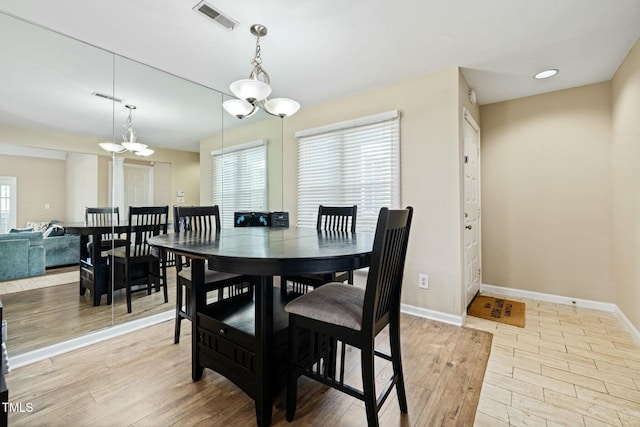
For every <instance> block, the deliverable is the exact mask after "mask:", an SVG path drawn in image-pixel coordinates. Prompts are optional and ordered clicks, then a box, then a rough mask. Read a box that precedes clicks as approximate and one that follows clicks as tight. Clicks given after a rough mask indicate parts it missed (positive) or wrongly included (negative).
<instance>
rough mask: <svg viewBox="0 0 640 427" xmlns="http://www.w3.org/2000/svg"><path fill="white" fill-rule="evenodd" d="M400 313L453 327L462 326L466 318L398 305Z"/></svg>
mask: <svg viewBox="0 0 640 427" xmlns="http://www.w3.org/2000/svg"><path fill="white" fill-rule="evenodd" d="M400 311H402V312H403V313H407V314H411V315H414V316H418V317H424V318H425V319H431V320H437V321H438V322H443V323H449V324H451V325H455V326H462V325H463V324H464V320H465V318H466V312H465V313H464V316H455V315H453V314H448V313H443V312H441V311H435V310H429V309H428V308H422V307H416V306H415V305H409V304H400Z"/></svg>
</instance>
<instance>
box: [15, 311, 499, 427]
mask: <svg viewBox="0 0 640 427" xmlns="http://www.w3.org/2000/svg"><path fill="white" fill-rule="evenodd" d="M187 324H188V322H187ZM381 335H382V334H381ZM190 338H191V337H190V328H189V327H185V328H183V334H182V337H181V341H180V344H178V345H175V344H173V322H164V323H160V324H158V325H155V326H151V327H148V328H145V329H142V330H139V331H136V332H132V333H129V334H126V335H123V336H120V337H117V338H113V339H110V340H108V341H104V342H102V343H98V344H94V345H91V346H89V347H85V348H82V349H79V350H75V351H73V352H69V353H65V354H63V355H60V356H56V357H52V358H50V359H47V360H44V361H42V362H39V363H35V364H32V365H28V366H24V367H22V368H19V369H15V370H14V371H12V372H11V373H9V375H8V376H7V383H8V387H9V393H10V400H11V402H20V403H22V404H23V405H26V404H27V403H31V404H32V405H33V412H31V413H10V414H9V424H10V425H11V426H36V425H38V426H41V425H53V426H57V425H60V426H63V425H64V426H84V425H92V426H133V425H135V426H147V425H148V426H192V425H202V426H250V425H255V410H254V404H253V401H252V400H250V399H249V397H248V396H247V395H245V394H244V393H243V392H241V391H240V390H239V389H238V388H237V387H236V386H234V385H233V384H232V383H231V382H229V381H228V380H226V379H225V378H223V377H222V376H220V375H218V374H216V373H215V372H213V371H210V370H205V375H204V377H203V379H202V380H200V381H198V382H193V381H191V365H190V357H191V346H190ZM379 338H381V339H382V341H380V344H382V343H383V342H384V338H385V337H379ZM490 346H491V334H489V333H486V332H484V331H478V330H473V329H468V328H460V327H456V326H452V325H447V324H444V323H439V322H435V321H432V320H427V319H422V318H418V317H413V316H409V315H403V318H402V350H403V357H404V371H405V377H406V386H407V394H408V396H407V398H408V406H409V414H408V415H402V416H401V414H400V411H399V408H398V403H397V398H396V396H395V392H394V393H392V395H391V396H390V397H389V399H388V400H387V402H386V403H385V405H384V406H383V408H382V411H381V413H380V422H381V425H383V426H390V425H402V426H433V425H462V426H464V425H467V426H470V425H472V423H473V418H474V416H475V412H476V407H477V400H478V398H479V393H480V385H481V384H482V378H483V375H484V372H485V369H486V363H487V360H488V352H489V348H490ZM381 347H383V345H381ZM350 353H355V351H352V352H348V354H350ZM348 357H350V356H348ZM376 367H377V368H378V372H379V373H380V375H378V378H379V379H380V380H381V381H383V380H384V379H386V378H388V375H389V372H390V366H389V365H388V364H387V363H380V364H376ZM357 370H358V367H357V366H356V367H355V369H354V370H353V371H352V372H347V377H349V376H350V375H354V374H355V373H357ZM294 421H295V422H294V423H293V424H289V423H287V422H286V420H285V419H284V392H281V393H280V394H279V395H278V396H277V398H276V402H275V405H274V412H273V425H274V426H286V425H317V426H348V427H352V426H364V425H366V416H365V411H364V406H363V404H362V403H361V402H360V401H358V400H356V399H353V398H352V397H350V396H347V395H345V394H342V393H340V392H337V391H335V390H331V389H328V388H327V387H326V386H324V385H321V384H319V383H316V382H313V381H311V380H307V379H302V378H301V379H300V380H299V393H298V410H297V413H296V419H295V420H294Z"/></svg>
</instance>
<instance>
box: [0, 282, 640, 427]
mask: <svg viewBox="0 0 640 427" xmlns="http://www.w3.org/2000/svg"><path fill="white" fill-rule="evenodd" d="M169 283H170V286H171V285H172V281H171V280H170V282H169ZM76 286H77V284H76ZM173 295H175V291H173V289H172V288H170V292H169V297H170V302H169V304H168V305H169V306H170V307H173V300H172V299H171V298H174V296H173ZM158 296H159V295H158ZM6 298H8V296H6V295H3V296H2V299H3V301H4V300H5V299H6ZM73 298H75V301H76V303H77V301H78V295H77V288H76V287H74V288H73ZM146 298H148V297H146V296H145V297H143V298H141V299H140V300H139V301H138V302H136V303H134V315H135V313H136V307H141V306H140V304H144V301H145V299H146ZM520 300H522V301H524V302H525V303H526V305H527V313H526V317H527V319H526V327H525V328H517V327H513V326H508V325H502V324H498V323H495V322H491V321H486V320H483V319H478V318H473V317H468V318H467V322H466V324H465V326H466V327H468V328H476V329H481V330H486V331H489V332H491V333H492V334H493V335H494V338H493V344H492V350H491V355H490V358H489V363H488V368H487V372H486V374H485V377H484V383H483V385H482V393H481V396H480V401H479V405H478V411H477V414H476V417H475V425H477V426H481V427H482V426H492V427H494V426H506V425H514V426H518V425H541V426H556V425H569V426H582V425H584V426H595V425H601V426H609V425H614V426H640V346H639V345H638V343H637V342H635V341H634V338H633V337H632V336H631V335H630V334H629V332H628V331H627V329H626V328H625V327H624V325H623V324H622V323H621V321H620V320H619V319H618V318H617V317H616V315H615V314H613V313H607V312H602V311H596V310H590V309H581V308H575V307H571V306H566V305H560V304H551V303H545V302H538V301H534V300H528V299H520ZM147 301H148V302H149V303H152V302H151V299H149V300H147ZM136 304H137V305H136ZM154 304H155V305H156V306H160V307H161V308H162V309H165V307H167V305H166V304H161V303H157V302H155V303H154ZM104 307H107V306H104ZM117 307H119V309H120V310H122V312H118V316H117V317H118V318H119V319H121V320H124V319H125V318H126V308H125V307H124V304H123V303H120V304H119V305H117ZM6 309H7V306H6V304H5V312H6ZM143 310H144V309H143V308H142V309H141V311H140V312H142V311H143ZM49 323H54V322H49ZM89 323H90V322H89ZM187 325H188V323H187ZM435 325H441V324H439V323H435ZM164 327H165V329H166V330H164V331H163V332H159V334H160V335H162V337H163V338H162V339H166V340H167V341H162V339H161V340H160V341H161V342H160V343H154V344H152V345H149V342H148V341H144V342H145V343H146V344H140V343H134V344H131V346H132V347H131V349H126V345H120V344H118V345H115V344H114V347H113V350H112V349H110V348H109V347H106V350H105V347H96V348H99V350H97V351H98V352H99V353H100V352H106V355H104V358H103V355H101V356H100V357H99V360H100V362H98V363H96V365H97V366H98V370H97V371H96V373H99V374H98V375H97V377H98V378H100V377H101V375H100V374H104V372H105V371H104V369H105V367H112V368H115V367H117V366H118V363H116V360H117V359H118V357H121V356H118V355H115V354H114V352H115V351H116V350H117V349H120V348H124V349H126V354H127V355H128V356H127V358H129V357H131V358H140V357H142V356H140V354H139V353H138V352H139V351H140V350H141V349H142V348H143V347H145V346H148V347H149V348H151V349H154V350H155V349H157V345H161V344H162V345H166V347H167V349H173V350H174V351H175V352H177V353H176V354H175V355H182V357H185V355H184V354H182V353H180V352H185V351H186V352H187V353H185V354H186V357H188V354H190V353H189V350H188V349H186V350H185V345H186V344H188V342H189V337H187V338H186V339H185V338H183V341H182V343H181V344H180V346H174V347H172V346H169V345H167V343H169V342H170V341H171V336H172V325H169V324H165V326H164ZM10 328H11V326H10ZM435 328H436V326H433V324H431V325H429V323H426V324H425V325H423V326H422V327H421V328H420V329H417V331H418V332H415V331H414V332H406V331H404V330H403V343H404V345H406V344H407V343H408V341H410V342H416V343H423V344H422V345H424V346H430V347H429V348H428V349H422V351H418V352H417V353H413V354H411V355H410V354H408V353H407V351H405V352H404V353H403V356H404V360H405V365H406V364H407V363H411V364H414V365H415V364H419V363H421V362H420V361H421V360H424V358H425V357H428V355H429V354H431V353H430V352H432V351H433V349H434V348H436V349H438V348H445V347H447V344H446V343H444V344H443V343H442V342H440V341H439V340H443V339H444V338H443V337H444V335H441V336H440V338H439V340H433V339H432V338H428V337H430V336H431V335H429V331H432V330H435ZM184 329H186V331H185V333H188V332H189V328H188V327H186V328H184ZM458 329H459V328H458ZM147 330H148V331H150V329H145V331H147ZM423 330H425V331H426V332H425V335H424V336H423V335H422V332H423ZM44 332H46V331H44ZM145 333H146V332H145ZM149 333H150V332H149ZM34 339H38V338H34ZM109 342H113V341H109ZM105 345H106V344H105ZM434 346H435V347H434ZM92 347H95V346H92ZM167 349H165V350H167ZM178 349H180V350H178ZM123 351H125V350H123ZM81 354H82V355H84V354H85V353H81ZM175 355H174V354H173V353H171V354H170V355H169V356H168V357H169V358H173V357H174V356H175ZM425 355H427V356H425ZM60 357H62V356H60ZM77 357H79V358H82V357H83V356H73V358H71V359H70V360H72V361H73V360H77V359H74V358H77ZM149 357H152V358H153V355H151V356H149ZM127 360H128V359H127ZM153 360H155V358H153ZM69 363H71V365H73V363H72V362H67V361H63V360H62V359H58V358H52V359H50V360H48V361H45V362H42V363H40V364H37V365H34V367H25V368H20V369H19V370H15V371H14V372H12V373H10V374H9V382H10V386H11V383H12V382H13V384H14V385H15V387H14V389H12V390H11V396H12V399H13V397H14V396H15V394H14V393H16V392H17V391H18V390H23V391H22V392H23V393H25V394H24V396H30V397H29V398H30V399H31V398H32V397H33V398H36V397H37V398H38V399H40V398H43V399H45V400H46V399H47V397H46V395H48V394H49V393H51V391H50V389H49V388H51V387H59V388H60V389H61V390H63V389H64V387H63V385H64V383H60V384H56V379H55V378H56V377H54V376H52V377H51V378H50V379H48V378H39V377H38V375H37V374H36V373H34V372H33V371H28V370H29V369H32V368H33V369H35V370H36V371H37V370H39V369H43V366H44V367H45V368H46V372H47V375H50V374H51V371H50V369H51V367H52V366H53V365H57V366H60V367H62V370H63V371H64V369H66V368H67V366H68V364H69ZM153 363H155V362H153ZM175 363H176V364H177V363H178V362H177V361H176V362H175ZM78 364H79V365H80V366H78V367H71V368H69V369H70V372H71V375H73V374H74V373H77V374H78V375H82V374H80V373H79V372H80V369H81V368H80V367H81V366H86V363H81V362H78ZM187 364H188V362H187ZM423 365H424V366H431V367H432V368H433V367H434V366H437V365H435V364H434V362H425V363H423ZM180 369H181V370H182V369H186V370H188V367H186V368H185V367H184V366H181V367H180ZM23 372H29V373H27V374H23ZM207 372H208V374H207V375H206V381H207V382H206V383H202V382H198V383H195V385H197V387H202V388H203V389H204V388H208V387H209V386H208V385H205V384H209V382H213V383H215V384H216V387H218V388H220V387H221V384H220V382H221V381H223V380H219V379H218V380H214V379H213V378H212V377H213V376H214V374H213V373H211V372H210V371H207ZM115 375H116V374H111V373H110V374H108V379H109V381H112V380H113V381H115V379H114V378H115ZM164 375H166V374H163V376H164ZM189 375H190V374H189V372H186V374H185V375H183V376H180V374H178V376H180V378H175V377H169V380H173V381H174V383H172V384H169V385H167V387H168V389H170V390H174V391H175V390H180V393H182V394H180V397H179V399H180V401H181V402H182V401H183V400H184V399H186V398H185V397H184V394H185V393H187V391H185V390H187V389H186V387H188V384H189V383H190V377H189ZM154 376H155V374H153V375H150V377H149V378H153V377H154ZM36 379H37V380H38V381H35V380H36ZM23 381H24V382H25V384H24V385H22V384H21V383H22V382H23ZM40 381H45V382H47V381H48V385H47V387H42V386H41V385H39V382H40ZM65 381H66V380H65ZM100 381H105V380H104V378H102V379H100ZM117 381H120V382H122V381H123V380H117ZM131 381H134V382H137V383H141V384H146V383H147V382H148V381H151V384H152V385H153V383H154V381H155V380H150V379H148V378H147V377H144V376H141V377H138V376H135V377H133V379H132V380H131ZM452 381H455V379H454V380H452ZM223 382H224V381H223ZM201 383H202V386H200V384H201ZM418 383H419V385H420V384H422V381H418ZM74 384H75V383H74ZM427 386H428V387H431V386H430V385H427ZM21 387H23V388H21ZM225 387H227V388H225ZM229 387H231V388H229ZM222 388H223V389H224V390H235V391H234V392H233V393H234V395H236V396H241V395H242V393H240V392H239V391H238V390H237V389H235V388H234V387H233V386H230V385H226V386H224V387H222ZM189 390H191V391H193V390H192V389H189ZM198 390H199V389H198ZM64 393H65V394H64V395H62V396H61V399H60V401H61V402H62V401H66V400H67V399H71V396H72V395H73V392H72V391H69V390H66V389H64ZM218 393H219V391H218ZM321 394H322V395H325V393H324V392H322V393H321ZM94 395H95V392H89V391H88V392H86V393H85V394H84V398H85V399H89V400H90V401H93V404H96V402H98V401H100V399H99V398H96V397H95V396H94ZM48 399H49V403H47V407H51V408H52V409H50V410H53V407H54V406H58V405H62V406H65V405H66V404H63V403H59V404H58V403H57V404H55V405H54V404H53V403H51V402H52V400H51V399H52V398H51V397H49V398H48ZM136 399H137V397H136ZM208 399H209V400H206V399H205V400H206V401H207V402H209V405H214V404H213V403H211V399H213V398H208ZM55 401H56V402H57V401H58V400H57V399H56V400H55ZM136 401H137V400H136ZM279 402H280V403H279V405H280V409H281V408H282V399H280V401H279ZM413 402H414V404H413V405H411V406H410V408H412V407H415V406H417V407H418V408H419V410H421V411H423V408H424V407H425V406H426V403H425V402H423V401H422V400H421V399H420V398H418V399H417V400H414V401H413ZM119 405H122V403H119ZM193 405H195V406H194V407H198V405H200V404H193ZM204 405H205V406H207V405H206V404H204ZM387 405H389V403H387ZM214 406H215V405H214ZM311 406H313V405H311V404H309V407H311ZM391 406H392V407H397V406H396V403H395V402H392V403H391ZM436 406H437V405H436ZM65 407H66V406H65ZM114 408H116V409H117V408H120V406H117V405H116V406H114ZM242 408H244V409H243V410H245V411H253V409H252V406H251V405H250V402H249V403H246V402H245V403H244V404H242ZM220 411H222V412H224V413H227V412H228V411H226V410H224V409H221V410H220ZM309 411H310V413H314V414H316V415H317V412H314V411H312V410H311V409H309ZM414 412H415V410H414V411H412V412H411V413H410V416H409V420H410V422H407V421H404V423H405V424H409V425H418V424H417V420H418V419H423V420H424V418H415V417H416V415H415V413H414ZM349 413H350V412H349ZM362 413H363V412H360V411H358V412H355V413H354V414H355V416H357V417H360V415H361V414H362ZM320 414H324V412H322V411H321V412H320ZM14 415H15V416H13V415H12V420H15V421H16V422H19V418H16V417H18V416H17V414H14ZM173 416H175V417H177V418H176V419H175V420H174V421H172V419H169V418H166V417H167V416H163V417H164V418H162V417H161V418H159V420H164V421H163V423H164V424H165V425H170V424H172V423H176V424H179V421H178V418H180V417H179V416H177V415H173ZM76 419H78V420H80V418H76ZM274 419H275V418H274ZM304 419H307V420H309V419H308V418H304ZM397 420H398V419H397V418H394V419H393V420H391V421H390V422H389V424H385V425H396V424H398V422H397ZM165 421H166V422H165ZM189 422H190V423H192V424H196V423H197V420H196V419H193V420H190V421H189ZM203 423H204V424H206V421H203ZM27 424H28V423H25V424H23V425H27ZM57 424H58V423H57V422H54V421H51V425H57ZM94 424H95V423H94ZM123 424H126V423H124V421H123V423H116V424H113V423H106V424H102V425H123ZM130 424H134V423H133V422H131V423H130ZM138 424H142V425H144V424H153V423H152V422H151V421H150V419H147V420H146V421H142V420H140V421H139V422H138ZM444 424H447V425H452V424H454V423H451V422H445V423H444ZM96 425H100V424H96ZM157 425H161V424H157ZM229 425H234V424H229ZM423 425H430V424H423Z"/></svg>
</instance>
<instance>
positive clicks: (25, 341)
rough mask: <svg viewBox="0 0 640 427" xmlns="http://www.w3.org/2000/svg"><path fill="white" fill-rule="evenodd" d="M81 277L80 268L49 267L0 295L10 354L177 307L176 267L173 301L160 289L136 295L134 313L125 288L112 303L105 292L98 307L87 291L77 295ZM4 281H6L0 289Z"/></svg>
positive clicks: (170, 290)
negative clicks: (167, 299)
mask: <svg viewBox="0 0 640 427" xmlns="http://www.w3.org/2000/svg"><path fill="white" fill-rule="evenodd" d="M78 276H79V273H78V267H77V266H76V267H72V268H64V269H61V270H58V271H48V272H47V274H46V275H45V276H38V277H34V278H29V279H21V280H17V281H13V282H12V283H11V284H10V285H11V289H12V290H13V292H8V293H5V294H3V295H0V299H1V300H2V303H3V305H4V308H3V319H4V320H6V321H7V330H8V334H7V335H8V337H7V352H8V353H9V356H10V357H12V356H15V355H18V354H23V353H26V352H28V351H32V350H36V349H39V348H42V347H46V346H48V345H52V344H57V343H60V342H62V341H65V340H68V339H71V338H76V337H79V336H82V335H85V334H87V333H89V332H95V331H98V330H101V329H104V328H107V327H109V326H111V325H116V324H121V323H125V322H129V321H131V320H136V319H140V318H143V317H147V316H150V315H153V314H158V313H162V312H165V311H168V310H173V309H174V308H175V301H176V290H175V286H176V281H175V268H169V269H168V270H167V276H168V278H167V283H168V296H169V302H168V303H166V304H165V303H164V295H163V293H162V292H155V291H154V292H152V293H151V295H147V294H146V293H145V292H139V293H134V294H133V295H132V306H133V307H132V312H131V313H127V303H126V298H125V296H126V294H125V291H124V289H121V290H118V291H116V292H115V294H114V301H113V304H112V305H107V296H106V295H103V296H102V301H101V304H100V305H99V306H94V305H93V298H92V297H91V295H90V293H89V292H86V293H85V294H84V295H80V294H79V284H78ZM4 285H7V282H3V283H2V286H0V288H2V287H4Z"/></svg>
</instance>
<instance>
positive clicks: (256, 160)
mask: <svg viewBox="0 0 640 427" xmlns="http://www.w3.org/2000/svg"><path fill="white" fill-rule="evenodd" d="M211 157H212V162H213V165H212V167H213V203H214V204H216V205H218V206H219V207H220V217H221V222H222V226H223V227H233V226H234V224H233V218H234V215H233V214H234V212H239V211H262V210H266V206H267V144H266V141H264V140H261V141H255V142H249V143H246V144H239V145H235V146H232V147H228V148H224V149H222V150H216V151H213V152H212V153H211Z"/></svg>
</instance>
